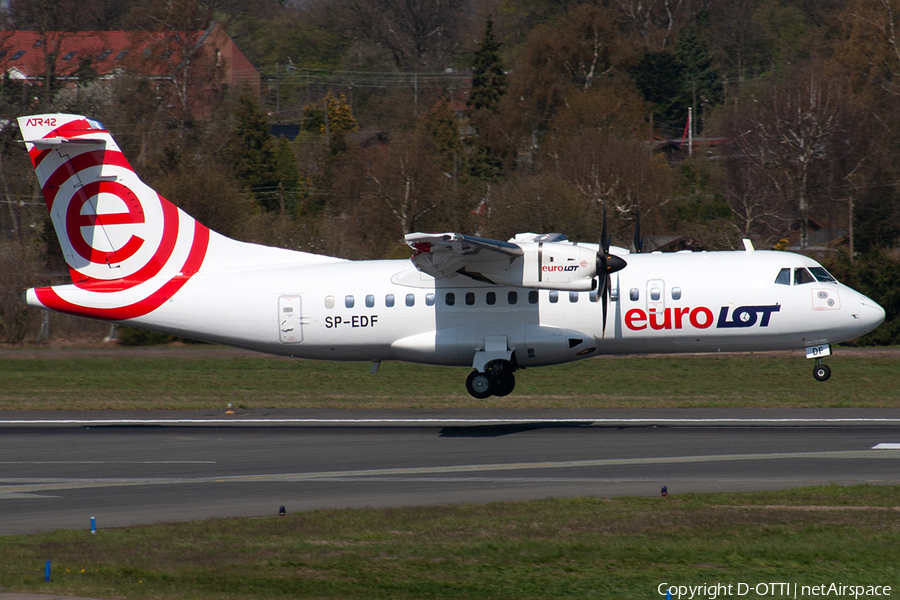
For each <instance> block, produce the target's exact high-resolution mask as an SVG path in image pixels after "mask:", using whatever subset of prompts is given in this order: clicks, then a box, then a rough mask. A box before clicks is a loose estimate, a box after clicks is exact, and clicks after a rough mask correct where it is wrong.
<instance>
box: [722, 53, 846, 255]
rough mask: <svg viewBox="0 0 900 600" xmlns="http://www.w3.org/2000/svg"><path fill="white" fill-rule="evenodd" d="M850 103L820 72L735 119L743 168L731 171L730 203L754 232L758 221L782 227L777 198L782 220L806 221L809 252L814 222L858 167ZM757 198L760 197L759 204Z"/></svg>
mask: <svg viewBox="0 0 900 600" xmlns="http://www.w3.org/2000/svg"><path fill="white" fill-rule="evenodd" d="M849 102H850V99H849V97H847V95H846V94H844V93H843V92H842V90H841V88H839V87H838V86H837V84H836V83H834V82H833V81H832V80H829V79H828V77H827V76H826V75H824V74H823V73H822V69H821V68H820V67H817V66H815V65H814V66H812V67H810V68H807V69H805V70H803V71H802V72H798V73H794V74H791V75H790V76H788V77H786V78H785V80H783V81H780V82H776V83H775V84H773V85H772V86H770V87H769V88H768V89H767V90H765V91H764V93H763V94H761V95H760V97H759V98H758V99H752V100H750V101H745V102H744V103H743V105H742V106H743V108H741V109H739V110H736V111H735V112H734V114H733V115H732V116H731V117H730V120H729V122H728V123H727V124H726V130H727V133H726V135H727V136H728V137H729V138H730V139H731V144H732V157H731V160H732V161H738V162H739V163H740V164H739V166H738V167H736V168H732V169H731V171H730V173H731V177H732V179H731V182H730V184H729V186H730V189H731V190H732V194H731V195H730V198H729V200H731V201H732V202H733V204H732V210H733V211H735V213H736V216H737V217H738V219H739V221H742V222H743V223H744V228H745V230H746V231H747V232H749V231H750V230H751V229H752V226H751V225H750V224H751V223H752V222H753V221H755V220H757V218H758V219H761V220H763V221H768V222H770V223H774V222H773V221H772V218H773V217H774V216H775V215H774V214H773V213H775V212H778V211H775V210H774V206H773V202H772V200H773V199H772V198H771V197H770V196H769V194H773V193H774V194H775V195H776V196H777V198H778V200H779V201H780V203H781V209H780V212H781V216H780V217H779V218H778V219H776V221H777V220H782V221H786V220H794V219H799V230H800V247H801V248H802V249H805V248H807V246H808V224H809V219H810V216H811V215H812V213H813V211H814V210H816V209H819V210H821V209H823V208H824V207H825V204H826V201H827V200H829V199H834V198H835V192H837V194H838V195H840V191H839V189H838V188H839V187H840V186H841V185H843V181H844V179H845V177H846V176H847V174H848V173H849V172H850V171H852V170H853V168H854V167H853V166H852V165H851V164H850V163H851V162H852V161H848V160H847V159H848V157H849V155H850V154H851V151H852V150H853V144H852V140H851V138H852V130H853V126H852V125H851V122H850V119H851V114H852V108H851V106H850V104H849ZM845 171H846V172H845ZM756 178H762V179H764V180H765V183H763V182H761V181H752V180H754V179H756ZM741 180H742V181H741ZM754 194H759V197H758V199H757V200H755V201H751V200H750V198H751V197H753V195H754Z"/></svg>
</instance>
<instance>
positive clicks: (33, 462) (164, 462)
mask: <svg viewBox="0 0 900 600" xmlns="http://www.w3.org/2000/svg"><path fill="white" fill-rule="evenodd" d="M214 464H217V463H216V461H214V460H0V465H214Z"/></svg>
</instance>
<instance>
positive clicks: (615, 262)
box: [606, 254, 628, 273]
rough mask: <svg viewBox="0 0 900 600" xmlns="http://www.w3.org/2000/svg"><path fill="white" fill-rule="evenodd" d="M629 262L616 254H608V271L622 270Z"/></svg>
mask: <svg viewBox="0 0 900 600" xmlns="http://www.w3.org/2000/svg"><path fill="white" fill-rule="evenodd" d="M626 266H628V263H626V262H625V260H624V259H622V258H619V257H618V256H616V255H615V254H607V255H606V272H607V273H615V272H616V271H621V270H622V269H624V268H625V267H626Z"/></svg>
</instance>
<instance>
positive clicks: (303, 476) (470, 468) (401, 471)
mask: <svg viewBox="0 0 900 600" xmlns="http://www.w3.org/2000/svg"><path fill="white" fill-rule="evenodd" d="M870 458H886V459H898V458H900V453H897V452H891V453H886V452H881V451H877V452H876V451H872V450H849V451H837V452H776V453H772V454H717V455H709V456H665V457H653V458H607V459H596V460H572V461H553V462H527V463H488V464H483V465H477V464H476V465H446V466H433V467H397V468H388V469H358V470H347V471H319V472H310V473H272V474H255V475H223V476H210V477H184V478H182V477H160V478H156V477H136V478H120V477H116V478H96V479H91V478H80V479H54V478H48V479H38V478H29V479H14V478H7V479H0V499H2V498H13V497H17V496H18V497H22V495H23V494H40V493H41V492H54V491H59V490H71V489H84V488H103V487H122V486H144V485H178V484H209V483H261V482H303V481H332V482H339V481H359V480H360V479H362V480H370V479H371V480H372V481H378V480H382V479H384V478H390V479H397V480H398V481H414V480H418V479H420V477H421V476H429V475H432V476H433V475H444V476H447V475H453V474H470V473H486V472H498V471H501V472H502V471H524V470H538V469H567V468H590V467H615V466H638V465H667V464H669V465H671V464H684V463H704V462H728V461H757V460H785V459H827V460H835V459H870ZM408 478H414V479H408ZM422 479H423V480H427V478H422ZM490 479H491V480H492V481H505V480H506V478H504V477H501V476H494V477H491V478H490ZM460 481H465V477H463V478H461V479H460ZM3 483H5V484H6V485H2V484H3Z"/></svg>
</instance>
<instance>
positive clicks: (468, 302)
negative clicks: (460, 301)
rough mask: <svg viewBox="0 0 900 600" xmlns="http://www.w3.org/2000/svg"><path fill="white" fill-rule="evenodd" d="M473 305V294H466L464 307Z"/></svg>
mask: <svg viewBox="0 0 900 600" xmlns="http://www.w3.org/2000/svg"><path fill="white" fill-rule="evenodd" d="M473 304H475V292H466V306H472V305H473Z"/></svg>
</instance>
